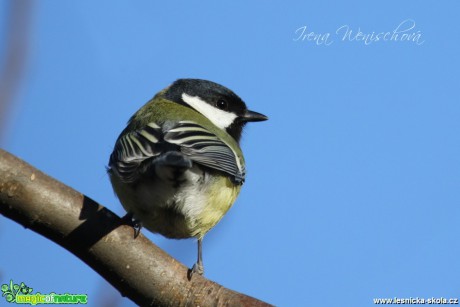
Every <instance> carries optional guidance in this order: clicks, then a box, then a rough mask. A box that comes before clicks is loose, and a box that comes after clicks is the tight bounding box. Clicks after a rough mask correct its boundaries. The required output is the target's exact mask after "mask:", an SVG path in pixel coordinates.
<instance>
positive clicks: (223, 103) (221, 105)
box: [216, 99, 228, 110]
mask: <svg viewBox="0 0 460 307" xmlns="http://www.w3.org/2000/svg"><path fill="white" fill-rule="evenodd" d="M216 107H217V108H218V109H221V110H227V108H228V103H227V102H226V101H225V100H223V99H219V100H217V102H216Z"/></svg>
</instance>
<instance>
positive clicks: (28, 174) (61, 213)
mask: <svg viewBox="0 0 460 307" xmlns="http://www.w3.org/2000/svg"><path fill="white" fill-rule="evenodd" d="M0 213H1V214H3V215H4V216H6V217H8V218H10V219H12V220H14V221H16V222H18V223H19V224H21V225H23V226H24V227H26V228H30V229H32V230H33V231H35V232H37V233H39V234H41V235H43V236H44V237H46V238H48V239H50V240H52V241H54V242H56V243H57V244H59V245H61V246H62V247H64V248H66V249H67V250H69V251H70V252H72V253H73V254H74V255H76V256H77V257H78V258H80V259H81V260H83V261H84V262H85V263H86V264H88V265H89V266H90V267H92V268H93V269H94V270H95V271H96V272H98V273H99V274H100V275H101V276H102V277H104V278H105V279H106V280H107V281H108V282H109V283H111V284H112V285H113V286H114V287H115V288H117V289H118V290H119V291H120V293H121V294H122V295H123V296H127V297H129V298H130V299H131V300H133V301H134V302H135V303H136V304H138V305H141V306H198V305H200V306H270V305H269V304H267V303H264V302H261V301H259V300H256V299H254V298H252V297H249V296H246V295H244V294H240V293H238V292H235V291H232V290H229V289H226V288H224V287H222V286H220V285H218V284H216V283H214V282H212V281H210V280H207V279H205V278H203V277H202V276H199V275H197V274H195V275H193V277H192V279H191V280H190V281H189V280H188V279H187V271H188V269H187V267H185V266H184V265H182V264H181V263H179V262H177V261H176V260H175V259H173V258H172V257H170V256H169V255H168V254H166V253H165V252H164V251H162V250H161V249H160V248H158V247H157V246H156V245H154V244H153V243H152V242H150V241H149V240H148V239H147V238H145V237H144V236H143V235H140V236H139V237H137V238H136V239H134V238H133V229H132V227H130V226H127V225H124V222H123V220H122V219H120V218H119V217H118V216H116V215H115V214H114V213H112V212H111V211H110V210H108V209H107V208H104V207H103V206H101V205H99V204H97V203H96V202H95V201H93V200H92V199H90V198H89V197H86V196H85V195H82V194H80V193H78V192H77V191H75V190H73V189H71V188H70V187H68V186H66V185H64V184H63V183H60V182H58V181H57V180H55V179H53V178H51V177H49V176H47V175H46V174H44V173H42V172H41V171H39V170H37V169H35V168H34V167H32V166H31V165H29V164H27V163H25V162H24V161H22V160H20V159H18V158H16V157H15V156H13V155H11V154H9V153H8V152H6V151H4V150H1V149H0Z"/></svg>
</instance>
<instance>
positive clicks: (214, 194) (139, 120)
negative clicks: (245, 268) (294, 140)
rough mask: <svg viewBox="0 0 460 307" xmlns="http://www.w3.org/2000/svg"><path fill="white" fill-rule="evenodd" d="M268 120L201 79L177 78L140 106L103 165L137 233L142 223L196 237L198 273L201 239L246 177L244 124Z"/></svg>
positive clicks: (171, 234) (167, 234)
mask: <svg viewBox="0 0 460 307" xmlns="http://www.w3.org/2000/svg"><path fill="white" fill-rule="evenodd" d="M267 119H268V118H267V117H266V116H265V115H262V114H260V113H257V112H253V111H249V110H248V109H247V107H246V104H245V103H244V102H243V100H241V98H240V97H238V96H237V95H236V94H235V93H233V92H232V91H231V90H229V89H228V88H226V87H224V86H222V85H219V84H217V83H214V82H211V81H206V80H200V79H179V80H177V81H175V82H174V83H173V84H171V85H170V86H169V87H167V88H165V89H164V90H162V91H160V92H159V93H158V94H156V95H155V96H154V97H153V98H152V99H151V100H150V101H148V102H147V103H146V104H145V105H144V106H143V107H141V108H140V109H139V110H138V111H137V112H136V113H135V114H134V115H133V116H132V117H131V119H130V120H129V121H128V124H127V127H126V128H125V129H124V130H123V131H122V132H121V134H120V136H119V137H118V139H117V141H116V143H115V147H114V149H113V152H112V154H111V156H110V160H109V166H108V173H109V176H110V180H111V183H112V186H113V189H114V191H115V193H116V195H117V196H118V198H119V200H120V202H121V203H122V205H123V207H124V208H125V210H126V211H127V212H128V213H127V215H126V218H128V219H129V220H130V222H132V224H131V225H133V226H134V227H135V236H136V235H137V234H139V231H140V228H141V227H145V228H147V229H148V230H150V231H152V232H154V233H160V234H162V235H163V236H165V237H167V238H174V239H183V238H192V237H195V238H197V239H198V259H197V262H196V263H195V264H194V266H193V268H192V269H191V271H190V272H191V274H193V273H198V274H203V272H204V267H203V261H202V242H203V237H204V235H205V234H206V233H207V232H208V231H209V230H210V229H211V228H213V227H214V226H215V225H216V224H217V223H218V222H219V221H220V219H221V218H222V217H223V216H224V215H225V213H227V211H228V210H229V209H230V207H231V206H232V205H233V203H234V202H235V200H236V197H237V196H238V194H239V192H240V189H241V186H242V184H243V183H244V179H245V163H244V157H243V153H242V151H241V149H240V146H239V141H240V138H241V133H242V129H243V127H244V125H245V124H246V123H247V122H257V121H264V120H267Z"/></svg>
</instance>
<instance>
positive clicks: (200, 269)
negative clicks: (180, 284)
mask: <svg viewBox="0 0 460 307" xmlns="http://www.w3.org/2000/svg"><path fill="white" fill-rule="evenodd" d="M195 273H196V274H198V275H203V274H204V266H203V263H198V262H197V263H195V264H194V265H193V267H192V268H191V269H189V270H188V274H187V275H188V279H189V280H191V279H192V276H193V274H195Z"/></svg>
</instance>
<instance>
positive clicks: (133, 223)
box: [122, 212, 142, 239]
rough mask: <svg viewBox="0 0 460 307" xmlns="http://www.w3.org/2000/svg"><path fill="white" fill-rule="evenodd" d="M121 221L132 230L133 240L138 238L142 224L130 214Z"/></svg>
mask: <svg viewBox="0 0 460 307" xmlns="http://www.w3.org/2000/svg"><path fill="white" fill-rule="evenodd" d="M122 219H123V220H124V221H125V222H126V224H128V225H129V226H131V227H133V228H134V239H135V238H137V237H138V236H139V234H140V233H141V229H142V222H141V221H140V220H138V219H136V218H135V217H134V214H133V213H131V212H128V213H126V215H125V216H123V217H122Z"/></svg>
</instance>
